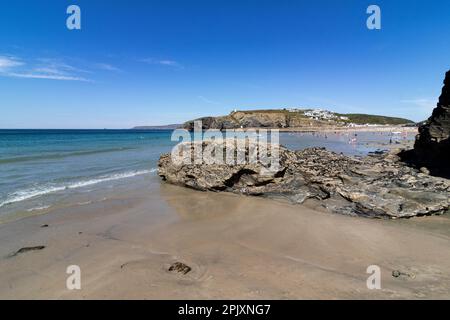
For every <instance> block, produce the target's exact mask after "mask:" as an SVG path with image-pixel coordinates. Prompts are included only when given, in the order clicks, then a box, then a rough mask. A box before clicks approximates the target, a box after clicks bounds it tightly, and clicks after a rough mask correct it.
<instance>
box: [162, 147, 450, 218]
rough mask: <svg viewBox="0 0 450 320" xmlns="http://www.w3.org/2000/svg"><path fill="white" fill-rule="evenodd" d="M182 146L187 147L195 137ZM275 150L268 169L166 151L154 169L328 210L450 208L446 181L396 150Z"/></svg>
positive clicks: (198, 183) (181, 180)
mask: <svg viewBox="0 0 450 320" xmlns="http://www.w3.org/2000/svg"><path fill="white" fill-rule="evenodd" d="M211 143H212V144H215V142H203V144H202V146H201V147H202V148H203V149H204V148H206V147H207V146H208V145H209V144H211ZM195 144H197V146H199V144H200V142H195ZM184 146H185V147H186V148H188V149H189V148H190V149H191V151H192V150H193V148H194V143H193V144H191V145H189V144H185V145H184ZM210 147H211V146H210ZM269 149H270V146H269ZM245 151H246V152H247V153H248V148H247V149H246V150H245ZM279 154H280V162H279V164H280V166H279V168H277V170H273V171H271V172H269V171H267V169H268V167H267V166H264V165H262V164H260V163H257V164H242V165H226V164H220V165H217V164H176V163H174V161H172V158H171V155H170V154H165V155H162V156H161V158H160V160H159V163H158V174H159V176H161V177H162V178H163V180H165V181H167V182H169V183H172V184H177V185H181V186H185V187H190V188H193V189H197V190H202V191H228V192H234V193H239V194H245V195H253V196H264V197H270V198H284V199H287V200H289V201H291V202H293V203H303V202H304V201H305V200H307V199H318V200H320V202H321V203H322V204H323V205H324V206H325V207H326V208H328V209H329V210H331V211H333V212H338V213H344V214H350V215H363V216H369V217H389V218H402V217H413V216H422V215H432V214H441V213H444V212H446V211H447V210H448V208H449V203H450V200H449V198H450V197H449V195H450V188H449V187H450V181H449V180H447V179H444V178H436V177H432V176H429V175H426V174H423V173H421V172H420V171H418V170H416V169H414V168H411V167H408V166H405V165H404V164H402V163H401V162H399V161H398V160H399V158H398V157H397V156H396V155H395V154H381V155H379V154H377V155H370V156H367V157H365V158H362V159H357V158H352V157H347V156H344V155H342V154H336V153H333V152H330V151H327V150H325V149H322V148H309V149H305V150H303V151H290V150H288V149H286V148H284V147H279ZM188 157H190V155H189V154H188Z"/></svg>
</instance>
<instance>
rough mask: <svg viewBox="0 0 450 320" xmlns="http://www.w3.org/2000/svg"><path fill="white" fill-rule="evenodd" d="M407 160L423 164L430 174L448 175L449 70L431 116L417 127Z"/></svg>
mask: <svg viewBox="0 0 450 320" xmlns="http://www.w3.org/2000/svg"><path fill="white" fill-rule="evenodd" d="M409 160H411V161H413V162H415V163H416V164H417V165H419V166H425V167H427V168H428V170H430V171H431V173H432V174H436V175H442V176H446V177H448V176H450V71H448V72H447V74H446V75H445V80H444V87H443V88H442V94H441V96H440V98H439V102H438V104H437V107H436V108H435V109H434V110H433V114H432V115H431V117H430V118H429V119H428V120H427V121H426V122H425V124H423V125H422V126H420V127H419V135H418V136H417V138H416V143H415V145H414V153H410V154H409Z"/></svg>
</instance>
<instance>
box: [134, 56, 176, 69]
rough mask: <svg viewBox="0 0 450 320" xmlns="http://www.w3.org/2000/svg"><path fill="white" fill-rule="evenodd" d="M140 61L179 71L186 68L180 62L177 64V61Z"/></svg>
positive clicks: (147, 59)
mask: <svg viewBox="0 0 450 320" xmlns="http://www.w3.org/2000/svg"><path fill="white" fill-rule="evenodd" d="M139 61H141V62H144V63H148V64H156V65H161V66H167V67H174V68H179V69H183V68H184V67H183V65H182V64H180V63H179V62H177V61H175V60H168V59H155V58H145V59H140V60H139Z"/></svg>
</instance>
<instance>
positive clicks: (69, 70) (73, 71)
mask: <svg viewBox="0 0 450 320" xmlns="http://www.w3.org/2000/svg"><path fill="white" fill-rule="evenodd" d="M79 73H89V72H88V71H86V70H82V69H79V68H76V67H73V66H71V65H69V64H67V63H65V62H63V61H60V60H55V59H46V58H41V59H36V60H33V61H30V62H28V63H26V62H24V60H22V59H19V58H17V57H13V56H0V76H4V77H12V78H24V79H46V80H61V81H84V82H90V81H91V80H89V79H87V78H85V77H82V76H80V75H79Z"/></svg>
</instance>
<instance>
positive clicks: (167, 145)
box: [0, 130, 413, 222]
mask: <svg viewBox="0 0 450 320" xmlns="http://www.w3.org/2000/svg"><path fill="white" fill-rule="evenodd" d="M171 133H172V132H171V131H166V130H145V131H140V130H139V131H136V130H0V222H1V221H4V220H9V219H11V217H13V216H18V217H19V216H27V215H33V214H40V213H45V212H46V210H49V209H50V208H52V207H55V206H61V205H73V204H79V203H81V204H82V203H84V202H86V200H85V198H86V195H87V194H89V198H92V195H95V194H97V193H101V194H102V195H103V196H104V194H105V193H107V192H114V189H115V187H116V186H120V185H123V184H130V186H131V185H132V184H133V181H132V179H136V178H138V177H142V178H145V177H152V178H155V179H156V167H157V161H158V159H159V156H160V154H161V153H165V152H170V150H171V148H172V147H173V146H174V145H175V144H176V143H177V142H175V141H171ZM412 138H413V135H411V134H410V136H404V137H401V139H412ZM390 139H391V135H390V134H389V133H367V132H365V133H361V132H358V133H327V134H325V133H320V134H318V133H314V134H313V133H280V143H281V144H283V145H285V146H287V147H288V148H290V149H303V148H306V147H312V146H320V147H326V148H328V149H330V150H332V151H335V152H343V153H344V154H348V155H365V154H367V153H368V152H370V151H374V150H376V149H377V147H375V146H374V145H373V144H374V143H389V140H390ZM99 197H100V196H99ZM94 198H95V196H94ZM89 201H90V200H89Z"/></svg>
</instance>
